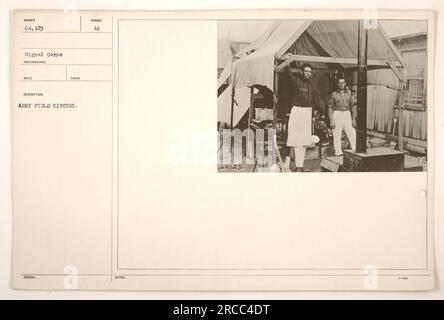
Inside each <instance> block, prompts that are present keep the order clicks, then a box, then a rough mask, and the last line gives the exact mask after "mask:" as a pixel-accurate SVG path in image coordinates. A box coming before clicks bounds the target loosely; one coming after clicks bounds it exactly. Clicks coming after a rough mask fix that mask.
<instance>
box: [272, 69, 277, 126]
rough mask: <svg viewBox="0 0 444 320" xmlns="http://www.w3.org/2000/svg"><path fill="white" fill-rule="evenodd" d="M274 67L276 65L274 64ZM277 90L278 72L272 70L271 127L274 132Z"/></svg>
mask: <svg viewBox="0 0 444 320" xmlns="http://www.w3.org/2000/svg"><path fill="white" fill-rule="evenodd" d="M275 67H276V65H275ZM277 90H278V73H277V72H276V71H274V81H273V129H274V131H275V133H276V119H277V95H278V93H277Z"/></svg>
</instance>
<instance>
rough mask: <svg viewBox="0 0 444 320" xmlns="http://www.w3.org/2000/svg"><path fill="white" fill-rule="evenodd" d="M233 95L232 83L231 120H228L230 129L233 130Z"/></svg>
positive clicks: (232, 87)
mask: <svg viewBox="0 0 444 320" xmlns="http://www.w3.org/2000/svg"><path fill="white" fill-rule="evenodd" d="M234 94H235V89H234V85H233V83H232V84H231V120H230V129H231V130H233V114H234Z"/></svg>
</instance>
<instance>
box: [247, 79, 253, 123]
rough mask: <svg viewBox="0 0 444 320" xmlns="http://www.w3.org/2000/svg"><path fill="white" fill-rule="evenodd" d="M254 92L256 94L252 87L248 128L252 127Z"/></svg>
mask: <svg viewBox="0 0 444 320" xmlns="http://www.w3.org/2000/svg"><path fill="white" fill-rule="evenodd" d="M253 94H254V88H253V87H251V88H250V108H249V110H248V128H250V127H251V122H252V121H253V102H254V98H253Z"/></svg>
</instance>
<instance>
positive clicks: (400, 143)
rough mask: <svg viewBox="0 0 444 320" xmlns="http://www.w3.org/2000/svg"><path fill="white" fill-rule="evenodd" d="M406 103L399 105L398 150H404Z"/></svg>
mask: <svg viewBox="0 0 444 320" xmlns="http://www.w3.org/2000/svg"><path fill="white" fill-rule="evenodd" d="M403 117H404V103H401V104H400V105H399V118H398V150H399V151H403V150H404V119H403Z"/></svg>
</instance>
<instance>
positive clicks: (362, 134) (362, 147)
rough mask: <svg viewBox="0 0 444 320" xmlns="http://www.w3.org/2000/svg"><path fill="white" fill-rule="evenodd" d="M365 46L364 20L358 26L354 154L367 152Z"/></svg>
mask: <svg viewBox="0 0 444 320" xmlns="http://www.w3.org/2000/svg"><path fill="white" fill-rule="evenodd" d="M367 44H368V32H367V29H366V28H365V26H364V20H359V24H358V92H357V93H358V97H357V105H358V106H357V117H356V122H357V123H356V127H357V128H356V152H357V153H365V152H367Z"/></svg>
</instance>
